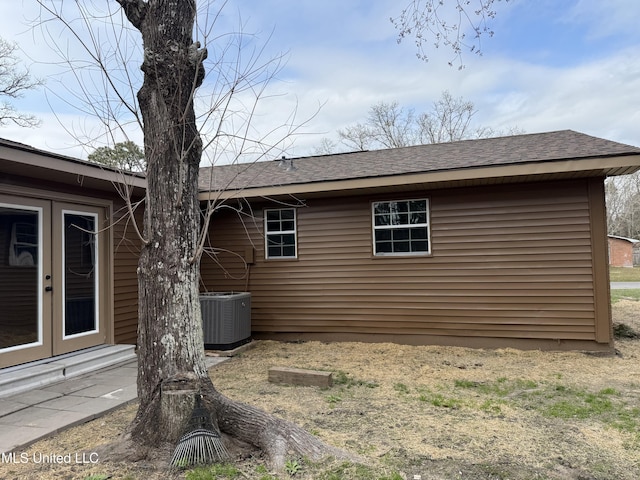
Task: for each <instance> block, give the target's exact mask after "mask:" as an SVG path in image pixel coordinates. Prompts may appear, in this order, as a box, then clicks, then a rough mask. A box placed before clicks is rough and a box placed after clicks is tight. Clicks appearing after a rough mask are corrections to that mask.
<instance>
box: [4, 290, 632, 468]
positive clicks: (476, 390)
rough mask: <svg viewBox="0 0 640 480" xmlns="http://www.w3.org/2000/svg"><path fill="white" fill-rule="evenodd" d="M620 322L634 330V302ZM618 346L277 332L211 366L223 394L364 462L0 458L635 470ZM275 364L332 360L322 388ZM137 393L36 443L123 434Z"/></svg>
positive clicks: (618, 313)
mask: <svg viewBox="0 0 640 480" xmlns="http://www.w3.org/2000/svg"><path fill="white" fill-rule="evenodd" d="M613 309H614V321H615V322H616V323H617V324H624V325H625V326H626V327H628V328H626V329H624V328H623V329H621V331H622V332H623V333H625V332H626V334H627V335H629V334H630V333H632V331H638V332H640V302H637V301H631V300H624V299H623V300H619V301H618V302H617V303H616V304H615V305H614V307H613ZM616 349H617V352H618V353H617V354H616V355H615V356H607V357H603V356H597V355H592V354H586V353H581V352H564V353H560V352H538V351H518V350H512V349H504V350H472V349H465V348H451V347H410V346H401V345H395V344H356V343H335V344H323V343H302V344H293V343H284V344H283V343H275V342H260V343H259V344H258V345H257V346H256V347H255V348H253V349H251V350H249V351H247V352H246V353H243V354H242V355H240V356H238V357H235V358H233V359H231V360H230V361H228V362H226V363H223V364H222V365H219V366H218V367H215V368H214V369H212V370H211V372H210V373H211V376H212V378H213V382H214V384H215V385H216V386H217V387H218V388H219V389H220V390H221V391H222V392H224V393H225V394H226V395H228V396H230V397H232V398H234V399H238V400H241V401H244V402H247V403H251V404H254V405H257V406H259V407H261V408H263V409H265V410H267V411H269V412H271V413H273V414H275V415H279V416H282V417H284V418H287V419H290V420H291V421H293V422H296V423H298V424H300V425H302V426H304V427H305V428H306V429H308V430H309V431H311V432H313V433H314V434H316V435H318V436H319V437H321V438H322V439H323V440H324V441H326V442H327V443H330V444H332V445H336V446H338V447H342V448H344V449H346V450H349V451H350V452H353V453H356V454H358V455H360V457H361V458H362V459H363V464H362V465H355V464H349V463H341V462H332V461H327V462H325V463H324V464H322V465H314V464H310V463H309V462H308V461H307V460H306V459H304V458H295V457H292V458H291V459H290V460H289V462H288V463H287V468H286V472H270V471H269V469H268V468H267V467H266V466H265V462H264V460H263V459H262V458H260V456H259V455H245V456H244V457H242V458H238V459H236V461H235V462H234V463H233V465H224V466H215V467H212V468H207V469H199V470H192V471H188V472H180V473H178V474H169V473H167V472H166V471H165V470H163V469H162V468H160V467H158V466H157V465H151V464H146V463H144V462H139V463H133V464H131V463H126V464H125V463H118V462H99V463H97V464H95V465H75V466H64V465H33V464H26V465H8V464H4V465H0V478H3V479H20V480H23V479H48V478H51V479H76V478H77V479H93V480H96V479H106V478H114V479H145V480H147V479H161V478H162V479H164V478H187V479H190V480H196V479H214V478H220V479H224V478H226V479H247V478H248V479H256V480H275V479H290V478H294V479H314V480H339V479H349V480H350V479H354V480H360V479H372V480H382V479H386V480H399V479H409V480H411V479H422V480H426V479H434V480H435V479H487V480H488V479H512V480H524V479H527V480H529V479H558V480H578V479H580V480H589V479H593V480H596V479H598V480H600V479H603V480H604V479H611V480H614V479H615V480H636V479H638V478H640V340H639V339H634V338H621V339H619V340H618V341H617V343H616ZM272 366H281V367H293V368H302V369H315V370H326V371H331V372H333V379H334V385H333V386H332V387H330V388H328V389H320V388H318V387H297V386H287V385H279V384H274V383H269V382H268V381H267V370H268V368H269V367H272ZM134 413H135V406H130V407H128V408H125V409H122V410H120V411H117V412H115V413H113V414H111V415H109V416H107V417H104V418H102V419H99V420H96V421H94V422H91V423H89V424H86V425H83V426H80V427H76V428H74V429H71V430H68V431H66V432H63V433H61V434H59V435H58V436H56V437H54V438H51V439H48V440H46V441H42V442H39V443H37V444H35V445H33V446H32V447H31V448H30V449H29V450H28V452H27V453H29V454H31V453H32V452H38V451H39V452H69V451H73V452H75V451H82V450H87V451H92V449H93V448H95V446H96V445H99V444H101V443H105V442H106V441H108V440H109V439H112V438H115V437H117V436H118V435H119V434H120V433H121V432H122V431H123V430H124V429H125V427H126V425H127V424H128V422H129V421H130V419H131V418H132V416H133V415H134Z"/></svg>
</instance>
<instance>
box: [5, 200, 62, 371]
mask: <svg viewBox="0 0 640 480" xmlns="http://www.w3.org/2000/svg"><path fill="white" fill-rule="evenodd" d="M0 204H1V205H2V206H6V207H9V208H14V209H16V210H24V211H31V212H38V264H37V266H36V269H37V271H36V282H37V287H36V292H37V293H36V295H37V300H38V306H37V308H36V312H37V331H38V338H37V341H35V342H31V343H26V344H20V345H15V346H12V347H7V348H4V349H2V350H0V352H1V353H0V368H2V367H8V366H11V365H16V364H19V363H26V362H30V361H33V360H39V359H41V358H46V357H50V356H51V355H52V352H53V344H52V342H51V329H52V323H53V322H52V321H51V318H52V310H51V309H52V304H51V294H50V292H47V291H46V289H45V280H44V279H45V276H46V275H48V273H47V272H49V271H50V270H51V228H48V225H51V202H49V201H44V200H39V199H34V198H27V197H20V196H14V195H5V194H3V193H0ZM46 244H48V245H49V248H45V247H44V245H46ZM19 268H28V267H19Z"/></svg>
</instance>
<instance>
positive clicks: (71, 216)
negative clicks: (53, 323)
mask: <svg viewBox="0 0 640 480" xmlns="http://www.w3.org/2000/svg"><path fill="white" fill-rule="evenodd" d="M96 225H97V215H94V214H89V213H79V212H69V211H63V231H62V235H63V243H62V244H63V262H62V275H63V289H64V291H63V298H64V300H63V304H62V307H63V319H64V329H63V332H64V334H63V338H67V337H70V336H74V335H82V334H87V333H93V332H96V331H97V330H98V324H97V318H98V316H97V313H96V311H97V292H98V289H97V283H96V282H97V278H98V275H97V270H98V261H97V259H98V255H97V249H98V242H97V235H96Z"/></svg>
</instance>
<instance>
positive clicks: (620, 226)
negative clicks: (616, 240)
mask: <svg viewBox="0 0 640 480" xmlns="http://www.w3.org/2000/svg"><path fill="white" fill-rule="evenodd" d="M605 195H606V203H607V224H608V225H607V229H608V232H609V234H611V235H619V236H621V237H626V238H636V239H637V238H640V173H634V174H631V175H623V176H621V177H613V178H609V179H607V181H606V183H605Z"/></svg>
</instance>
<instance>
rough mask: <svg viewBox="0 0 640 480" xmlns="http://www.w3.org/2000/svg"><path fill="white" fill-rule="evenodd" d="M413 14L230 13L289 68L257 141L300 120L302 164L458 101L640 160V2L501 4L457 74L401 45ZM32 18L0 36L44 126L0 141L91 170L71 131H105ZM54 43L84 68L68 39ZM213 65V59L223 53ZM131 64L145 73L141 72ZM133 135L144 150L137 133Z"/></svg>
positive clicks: (279, 6)
mask: <svg viewBox="0 0 640 480" xmlns="http://www.w3.org/2000/svg"><path fill="white" fill-rule="evenodd" d="M445 1H447V0H445ZM405 2H406V3H409V0H402V1H398V0H323V1H318V0H229V2H228V3H227V6H226V7H225V10H224V16H223V17H222V18H221V19H220V20H219V22H218V23H217V24H216V28H217V29H218V30H216V32H218V31H220V32H221V31H223V30H224V29H229V28H236V27H237V25H238V23H239V22H240V21H241V22H242V24H243V25H244V27H243V30H244V31H245V32H252V33H255V34H256V37H255V42H256V44H257V42H258V41H262V40H266V39H267V38H269V43H268V46H267V51H266V53H267V55H276V54H278V52H282V53H284V54H285V59H286V66H285V67H284V68H283V69H282V70H281V71H280V72H279V73H278V76H277V79H276V81H275V82H274V83H272V84H271V86H270V88H269V91H268V93H269V94H270V95H271V97H270V98H268V99H267V100H266V101H265V102H264V104H263V107H262V108H261V110H259V116H258V117H256V121H255V124H254V126H253V128H254V131H255V132H256V134H257V135H266V134H267V133H266V132H269V131H271V130H273V129H275V128H276V127H277V126H279V125H281V124H282V123H284V122H286V121H287V119H289V118H290V114H291V112H292V111H293V110H294V109H295V110H296V120H297V121H302V120H305V119H309V121H308V122H307V123H306V124H305V125H304V127H303V128H302V129H300V130H299V131H298V134H297V135H296V136H295V137H293V138H291V139H290V140H288V141H287V142H286V143H285V145H284V153H286V154H287V155H288V156H302V155H307V154H310V153H312V151H313V148H314V147H315V146H317V145H318V144H319V142H320V140H321V139H322V138H323V137H329V138H332V139H333V140H337V136H336V130H337V129H339V128H343V127H345V126H346V125H349V124H353V123H355V122H358V121H363V120H364V119H365V118H366V115H367V111H368V109H369V107H370V106H371V105H373V104H374V103H377V102H380V101H385V102H393V101H397V102H398V103H399V104H400V105H402V106H405V107H407V108H414V109H415V110H416V112H420V111H423V110H426V109H429V108H430V106H431V105H432V103H433V102H434V101H436V100H437V99H438V98H439V97H440V96H441V94H442V92H443V91H444V90H449V92H450V93H451V94H452V95H453V96H454V97H464V99H466V100H469V101H472V102H473V103H474V104H475V106H476V109H477V110H478V114H477V115H476V117H475V122H476V124H477V125H478V126H480V125H482V126H491V127H493V128H494V129H497V130H501V129H502V130H506V129H508V128H511V127H517V128H519V129H520V130H524V131H525V132H526V133H537V132H546V131H552V130H560V129H572V130H576V131H579V132H583V133H587V134H590V135H595V136H598V137H603V138H607V139H610V140H615V141H619V142H623V143H627V144H631V145H635V146H640V35H638V32H637V29H638V22H639V21H640V2H639V1H638V0H608V1H606V2H603V1H602V0H535V1H533V0H511V1H509V2H508V3H505V2H504V1H503V2H500V3H499V4H497V7H496V8H497V11H498V12H497V17H496V18H495V20H494V21H493V22H492V24H491V25H492V28H493V30H494V31H495V35H494V36H493V38H484V39H483V41H482V51H483V55H482V56H481V57H478V56H476V55H473V54H469V53H467V54H465V55H464V56H463V63H464V65H465V68H464V69H462V70H459V69H457V68H456V67H455V66H454V67H453V68H452V67H450V66H449V65H448V63H447V61H448V60H449V59H450V58H451V52H450V51H447V50H445V49H443V48H441V49H439V50H434V51H433V52H432V58H431V60H430V61H429V62H428V63H425V62H423V61H421V60H419V59H418V58H416V55H415V49H414V46H413V44H412V42H411V41H410V40H406V41H405V42H403V43H402V44H400V45H398V44H397V42H396V34H397V32H396V30H395V28H394V26H393V25H392V24H391V22H390V21H389V18H390V17H392V16H397V15H398V14H399V12H400V10H401V8H402V7H403V6H404V4H405ZM67 3H68V2H67ZM112 3H114V4H115V2H112ZM219 3H220V2H215V4H216V5H217V4H219ZM34 4H35V2H34V1H32V0H29V1H28V0H24V1H22V2H21V1H16V0H0V7H1V8H0V11H1V12H2V16H1V17H0V27H1V28H0V32H2V33H0V35H2V37H3V38H5V39H6V40H11V41H16V42H18V43H19V44H20V45H21V46H22V48H23V50H24V58H25V62H26V63H28V64H29V65H31V68H32V70H33V72H34V73H36V74H37V75H39V76H41V77H43V78H45V79H46V80H47V85H46V88H43V89H40V90H38V91H34V92H30V93H28V94H27V97H26V98H24V99H21V100H20V101H18V102H16V106H17V107H19V108H20V109H21V110H24V111H28V112H31V113H34V114H35V115H36V116H38V117H39V118H41V120H42V125H41V127H39V128H37V129H23V128H18V127H12V126H9V127H4V128H0V136H1V137H4V138H8V139H11V140H15V141H20V142H23V143H27V144H30V145H32V146H35V147H38V148H42V149H46V150H51V151H54V152H58V153H61V154H65V155H73V156H80V157H86V154H87V151H90V149H89V150H88V149H87V148H83V147H82V146H79V145H78V143H79V142H78V140H77V139H76V138H74V136H73V135H72V134H71V133H68V132H67V131H66V130H73V131H74V132H75V133H76V136H77V133H78V131H81V130H82V131H87V130H88V131H95V130H99V129H100V128H101V127H100V126H99V122H97V120H96V119H95V118H92V117H91V116H89V115H87V114H83V113H82V112H78V111H76V110H74V109H73V108H71V106H70V105H68V104H66V103H65V102H64V99H65V98H66V99H67V100H68V101H69V102H68V103H71V104H73V103H75V100H73V99H72V98H70V97H69V96H68V95H69V94H68V92H67V91H66V90H65V89H64V88H63V84H64V83H66V82H67V80H66V78H67V77H53V76H51V75H52V74H53V72H54V70H55V68H54V66H53V65H51V64H48V63H46V62H47V61H50V60H51V59H52V58H53V57H52V54H51V51H50V47H49V45H48V43H50V42H49V41H45V40H43V39H42V36H41V30H40V29H38V28H35V29H34V28H32V27H31V26H30V23H29V21H30V20H32V19H33V18H34V17H35V16H36V14H37V9H36V8H35V5H34ZM239 17H240V18H241V20H238V18H239ZM56 32H57V30H56ZM56 37H57V38H59V39H61V40H62V42H63V45H68V47H65V48H68V49H69V52H71V55H75V52H77V50H76V47H74V46H73V42H71V41H69V42H68V43H67V39H66V36H65V34H64V33H61V34H60V35H59V36H58V34H57V33H56ZM250 43H251V42H250ZM209 53H210V57H212V56H215V50H214V49H210V52H209ZM131 62H132V64H134V65H135V66H137V65H138V64H139V61H138V60H137V59H136V58H132V60H131ZM56 71H59V70H56ZM61 78H62V79H63V80H62V83H60V81H59V80H60V79H61ZM56 96H58V97H61V98H56ZM319 106H321V108H320V110H319V111H318V112H317V113H315V112H316V111H317V110H318V107H319ZM314 113H315V116H314ZM60 122H62V124H63V125H64V126H65V127H66V128H63V126H61V124H60ZM129 131H130V135H131V136H132V137H133V138H134V139H135V140H137V141H139V142H140V143H141V136H140V133H139V132H135V130H129Z"/></svg>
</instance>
